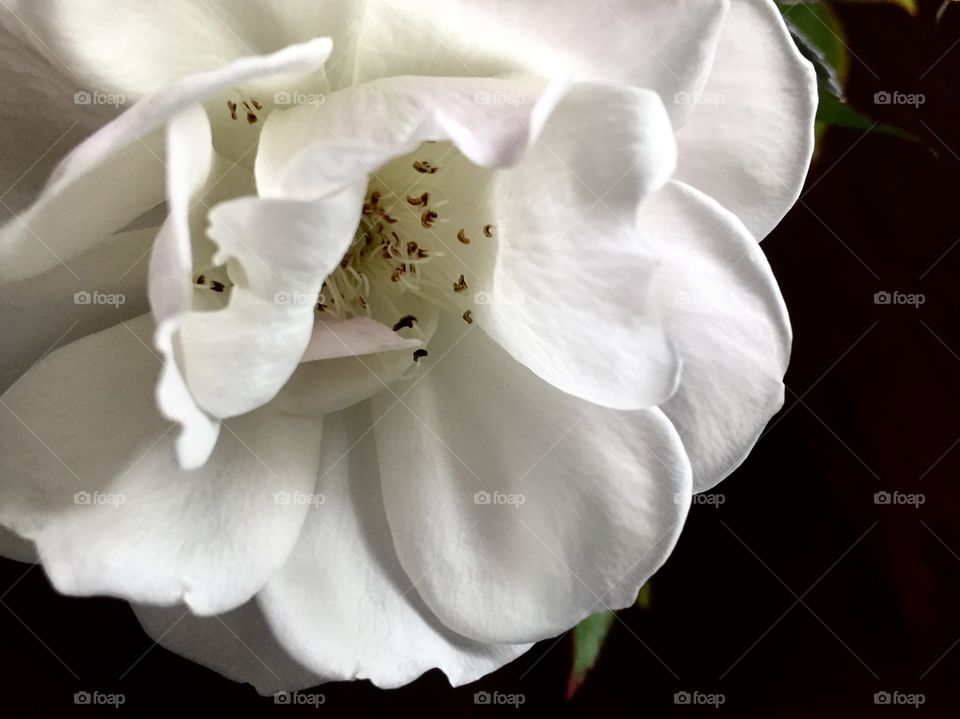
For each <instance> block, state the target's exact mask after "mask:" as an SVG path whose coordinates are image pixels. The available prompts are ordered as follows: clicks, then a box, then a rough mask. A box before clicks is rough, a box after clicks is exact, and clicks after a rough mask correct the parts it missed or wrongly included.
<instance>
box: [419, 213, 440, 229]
mask: <svg viewBox="0 0 960 719" xmlns="http://www.w3.org/2000/svg"><path fill="white" fill-rule="evenodd" d="M438 217H439V215H438V214H437V213H436V212H434V211H433V210H427V211H426V212H424V213H423V214H422V215H420V224H421V225H423V226H424V227H425V228H426V229H428V230H429V229H430V228H431V227H433V223H434V222H435V221H436V219H437V218H438Z"/></svg>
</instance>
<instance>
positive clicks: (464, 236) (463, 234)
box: [457, 227, 470, 245]
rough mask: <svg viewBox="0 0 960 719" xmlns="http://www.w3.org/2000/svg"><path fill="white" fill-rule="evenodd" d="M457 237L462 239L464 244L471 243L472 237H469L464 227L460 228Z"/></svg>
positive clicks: (461, 241)
mask: <svg viewBox="0 0 960 719" xmlns="http://www.w3.org/2000/svg"><path fill="white" fill-rule="evenodd" d="M457 239H458V240H460V243H461V244H464V245H469V244H470V238H469V237H467V232H466V230H464V229H463V228H462V227H461V228H460V232H458V233H457Z"/></svg>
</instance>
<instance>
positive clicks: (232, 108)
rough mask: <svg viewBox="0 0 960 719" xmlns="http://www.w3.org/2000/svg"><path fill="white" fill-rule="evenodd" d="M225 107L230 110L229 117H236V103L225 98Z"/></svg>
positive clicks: (233, 118) (232, 118)
mask: <svg viewBox="0 0 960 719" xmlns="http://www.w3.org/2000/svg"><path fill="white" fill-rule="evenodd" d="M227 109H228V110H230V119H231V120H236V119H237V103H235V102H234V101H233V100H227Z"/></svg>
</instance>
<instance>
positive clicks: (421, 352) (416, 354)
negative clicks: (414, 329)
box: [413, 350, 428, 362]
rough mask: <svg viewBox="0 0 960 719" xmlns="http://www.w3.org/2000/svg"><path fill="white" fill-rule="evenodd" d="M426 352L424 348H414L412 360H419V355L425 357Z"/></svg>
mask: <svg viewBox="0 0 960 719" xmlns="http://www.w3.org/2000/svg"><path fill="white" fill-rule="evenodd" d="M427 354H428V352H427V351H426V350H414V352H413V361H414V362H419V361H420V358H421V357H426V356H427Z"/></svg>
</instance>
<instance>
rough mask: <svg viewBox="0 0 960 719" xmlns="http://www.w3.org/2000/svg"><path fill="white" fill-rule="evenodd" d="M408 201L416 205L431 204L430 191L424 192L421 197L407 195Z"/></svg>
mask: <svg viewBox="0 0 960 719" xmlns="http://www.w3.org/2000/svg"><path fill="white" fill-rule="evenodd" d="M407 202H409V203H410V204H411V205H413V206H414V207H426V206H427V205H428V204H430V193H429V192H424V193H423V194H422V195H420V197H407Z"/></svg>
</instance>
